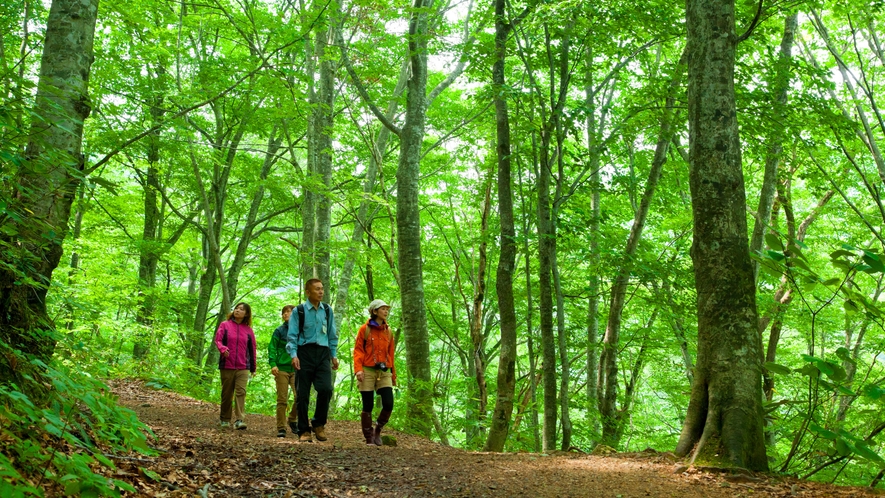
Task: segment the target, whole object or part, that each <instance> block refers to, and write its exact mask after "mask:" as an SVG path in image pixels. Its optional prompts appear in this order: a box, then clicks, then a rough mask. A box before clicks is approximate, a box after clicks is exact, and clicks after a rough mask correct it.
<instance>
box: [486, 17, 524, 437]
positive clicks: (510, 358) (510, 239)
mask: <svg viewBox="0 0 885 498" xmlns="http://www.w3.org/2000/svg"><path fill="white" fill-rule="evenodd" d="M505 15H506V2H505V0H495V62H494V64H493V65H492V88H493V91H492V93H493V95H494V101H495V138H496V140H497V144H496V147H495V152H496V154H497V159H498V161H497V163H498V164H497V165H498V171H497V181H498V185H497V188H498V218H499V223H500V225H501V235H500V242H499V244H500V254H499V256H498V268H497V273H496V276H495V290H496V292H497V294H498V312H499V315H500V329H501V349H500V352H499V355H498V377H497V396H496V398H495V399H496V401H495V408H494V410H493V412H492V417H491V418H492V420H491V425H490V427H489V436H488V438H487V439H486V442H485V446H484V447H483V450H484V451H503V450H504V444H505V443H506V442H507V433H508V429H509V428H510V417H511V415H512V414H513V399H514V393H515V391H516V355H517V350H516V310H515V305H514V299H513V274H514V273H515V271H516V228H515V226H514V221H513V192H512V183H513V175H512V168H511V165H512V161H511V159H510V155H511V143H510V114H509V111H508V109H507V96H506V94H505V93H504V88H505V83H506V81H505V78H506V76H505V61H506V59H507V38H508V36H509V34H510V30H511V28H512V26H513V25H512V24H510V23H507V22H505ZM529 333H531V328H529ZM529 382H531V379H530V380H529Z"/></svg>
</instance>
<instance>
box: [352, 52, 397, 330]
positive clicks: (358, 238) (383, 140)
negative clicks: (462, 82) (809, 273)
mask: <svg viewBox="0 0 885 498" xmlns="http://www.w3.org/2000/svg"><path fill="white" fill-rule="evenodd" d="M342 43H343V42H342ZM408 79H409V59H408V58H406V59H405V60H404V61H403V65H402V68H401V69H400V72H399V79H398V80H397V82H396V88H395V89H394V91H393V95H392V96H391V98H390V101H389V102H388V104H387V110H386V112H385V117H386V118H387V120H388V121H390V120H392V119H393V117H394V116H395V115H396V110H397V108H399V98H400V96H402V94H403V91H405V89H406V82H407V81H408ZM389 139H390V129H388V128H387V127H386V126H381V129H380V130H378V135H376V137H375V143H374V144H372V154H371V156H370V157H369V166H368V167H367V168H366V179H365V180H364V181H363V200H362V201H360V207H359V210H358V211H357V214H356V220H355V221H354V223H353V232H352V233H351V235H350V247H349V248H348V250H347V256H346V257H345V260H344V264H343V265H342V267H341V272H340V275H341V277H340V278H339V279H338V285H337V292H336V295H335V321H336V322H337V323H336V325H337V326H339V327H340V326H341V319H342V318H343V316H344V315H345V312H346V311H347V295H348V293H349V291H350V282H351V279H352V278H353V267H354V265H355V264H356V256H357V254H358V252H359V249H360V247H361V246H362V243H363V232H364V231H365V230H366V229H367V228H368V227H369V226H370V225H371V220H368V219H367V217H368V213H369V206H370V201H369V195H370V194H371V193H372V192H373V191H374V190H375V183H376V180H377V178H378V169H379V168H380V167H381V165H382V164H383V163H384V152H385V151H386V150H387V141H388V140H389ZM368 244H371V242H368V243H367V245H368ZM371 275H372V271H371V265H368V264H367V268H366V287H367V290H368V291H369V295H368V297H369V301H370V302H371V301H373V300H374V298H375V296H374V292H373V290H374V289H373V288H372V285H371ZM339 330H340V329H339Z"/></svg>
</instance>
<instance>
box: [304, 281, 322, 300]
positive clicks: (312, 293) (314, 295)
mask: <svg viewBox="0 0 885 498" xmlns="http://www.w3.org/2000/svg"><path fill="white" fill-rule="evenodd" d="M325 292H326V291H325V289H324V288H323V283H322V282H316V283H314V284H313V285H311V286H310V287H309V288H308V289H307V299H309V300H310V302H312V303H318V302H320V301H322V300H323V295H324V294H325Z"/></svg>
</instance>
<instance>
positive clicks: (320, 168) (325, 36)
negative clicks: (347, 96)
mask: <svg viewBox="0 0 885 498" xmlns="http://www.w3.org/2000/svg"><path fill="white" fill-rule="evenodd" d="M336 5H337V4H336ZM337 11H338V8H337V7H336V8H335V9H334V10H333V14H332V15H331V16H330V19H329V21H328V24H329V25H328V26H324V29H323V30H322V31H320V32H319V33H317V57H318V58H319V59H320V64H319V65H320V81H319V83H320V88H319V95H318V97H319V99H318V100H319V102H318V105H317V107H316V108H315V109H314V111H315V112H316V113H317V116H316V118H315V120H314V126H315V133H316V138H315V140H314V143H315V144H316V147H317V150H316V154H315V156H316V174H317V179H318V180H320V181H321V182H322V189H323V190H322V193H321V194H320V195H318V196H317V198H316V200H317V205H316V240H315V244H316V245H315V249H314V250H315V254H316V257H315V260H316V262H315V266H316V275H317V278H319V279H320V280H321V281H323V282H324V283H325V284H326V286H331V282H330V281H329V277H330V275H331V268H330V266H329V265H330V254H329V251H330V249H329V243H330V242H331V231H332V198H331V190H332V152H333V148H332V136H333V133H334V129H333V125H334V113H335V75H336V71H337V64H336V63H335V62H334V61H333V60H332V59H331V57H330V54H329V52H330V45H329V40H330V39H334V37H333V35H332V34H331V31H333V30H337V23H338V19H337V17H338V16H337Z"/></svg>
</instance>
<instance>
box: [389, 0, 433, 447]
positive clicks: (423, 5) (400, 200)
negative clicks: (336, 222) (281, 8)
mask: <svg viewBox="0 0 885 498" xmlns="http://www.w3.org/2000/svg"><path fill="white" fill-rule="evenodd" d="M431 4H432V0H415V2H414V4H413V7H412V11H411V13H410V15H409V33H408V35H407V39H408V45H409V59H410V67H411V71H412V75H411V77H410V78H409V82H408V84H407V86H406V88H407V94H406V119H405V123H404V124H403V127H402V131H401V133H400V156H399V164H398V166H397V170H396V180H397V196H396V228H397V248H398V251H397V263H398V267H399V271H400V277H401V280H400V295H401V296H402V317H403V319H402V323H403V330H404V332H405V343H406V363H407V365H408V370H409V383H410V385H409V391H410V394H411V396H410V399H409V404H408V412H407V414H408V420H409V425H410V427H411V428H412V429H413V430H415V431H416V432H417V433H418V434H421V435H423V436H425V437H426V436H429V435H430V432H431V429H432V423H431V421H432V417H433V398H432V386H431V382H432V377H431V369H430V340H429V337H428V333H427V314H426V307H425V306H424V269H423V261H422V258H421V214H420V206H419V203H418V196H419V194H420V188H419V185H418V180H419V179H420V175H421V162H420V161H421V146H422V144H423V141H424V122H425V119H426V115H427V105H426V98H427V95H426V92H427V40H428V32H427V23H428V12H427V10H428V8H429V7H430V5H431Z"/></svg>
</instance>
